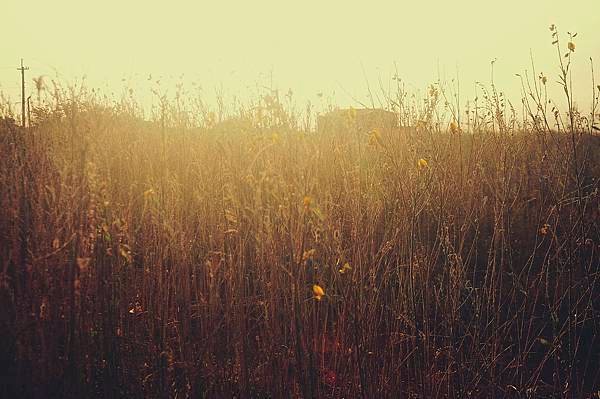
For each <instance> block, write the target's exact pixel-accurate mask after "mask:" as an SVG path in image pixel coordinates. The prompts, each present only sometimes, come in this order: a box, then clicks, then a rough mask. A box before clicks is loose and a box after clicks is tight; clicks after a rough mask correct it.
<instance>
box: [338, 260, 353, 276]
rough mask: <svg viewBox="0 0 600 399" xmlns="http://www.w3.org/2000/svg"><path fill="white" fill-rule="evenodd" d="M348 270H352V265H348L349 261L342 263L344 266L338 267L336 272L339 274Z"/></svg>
mask: <svg viewBox="0 0 600 399" xmlns="http://www.w3.org/2000/svg"><path fill="white" fill-rule="evenodd" d="M348 270H352V267H351V266H350V263H348V262H346V263H344V266H342V267H340V269H339V270H338V272H340V274H344V273H346V272H347V271H348Z"/></svg>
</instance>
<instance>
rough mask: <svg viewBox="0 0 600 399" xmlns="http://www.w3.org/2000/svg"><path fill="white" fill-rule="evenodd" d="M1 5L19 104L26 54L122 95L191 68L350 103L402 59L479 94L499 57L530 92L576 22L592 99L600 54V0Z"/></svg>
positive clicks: (249, 87) (215, 77)
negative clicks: (536, 74) (528, 76)
mask: <svg viewBox="0 0 600 399" xmlns="http://www.w3.org/2000/svg"><path fill="white" fill-rule="evenodd" d="M1 3H2V4H1V6H0V37H2V38H3V39H2V41H0V90H2V91H3V92H5V93H8V94H9V95H10V96H11V98H12V100H14V101H15V102H16V101H18V100H19V87H20V86H19V84H20V75H19V72H18V71H17V70H16V68H17V66H18V64H19V62H20V59H21V58H23V59H24V60H25V65H26V66H28V67H29V68H30V69H29V71H27V85H28V86H29V88H32V86H33V85H32V82H31V78H32V77H34V76H39V75H46V76H48V77H55V76H57V75H58V76H59V77H60V78H61V79H62V80H64V81H67V82H69V81H74V80H76V79H78V78H81V77H82V76H84V75H85V76H86V82H87V83H86V84H88V85H89V86H91V87H96V88H100V89H102V90H104V91H106V92H107V93H111V92H114V93H119V92H121V91H122V90H123V86H125V85H127V86H129V87H132V88H134V89H135V93H136V95H138V96H140V97H142V99H144V98H146V99H148V98H150V97H152V95H151V93H150V86H151V85H152V84H153V83H152V82H155V81H156V80H157V79H159V77H160V80H161V85H162V87H163V89H164V90H166V89H170V90H172V89H171V87H172V86H173V85H174V84H175V83H176V82H177V81H179V80H181V81H183V82H184V83H185V85H186V86H188V87H192V86H191V82H194V83H195V84H197V85H199V86H200V87H202V88H203V90H204V91H205V92H206V93H207V94H206V95H207V96H208V97H210V95H211V93H213V94H214V92H215V90H216V89H218V90H220V91H222V92H223V93H224V94H225V96H226V97H227V96H234V95H235V96H238V97H240V98H242V99H243V98H245V96H248V97H251V96H252V95H253V93H255V92H256V87H258V86H269V87H274V88H278V89H279V90H281V91H282V92H287V91H288V89H291V90H292V91H293V92H294V97H295V99H296V101H297V102H298V103H300V104H302V103H304V102H306V101H311V102H313V103H317V102H318V101H323V100H322V98H331V101H333V102H334V103H335V104H338V105H340V106H347V105H356V103H355V102H354V101H355V99H358V100H361V101H365V102H366V101H367V93H368V87H369V85H370V86H371V87H372V88H373V87H377V86H378V80H379V79H381V80H382V81H383V82H386V84H387V82H389V81H390V78H391V77H392V76H393V74H394V73H395V71H396V70H397V73H398V75H399V77H400V78H401V79H402V81H403V82H405V84H406V86H407V88H408V89H409V90H414V91H417V90H423V91H424V90H425V89H426V87H427V85H428V84H430V83H432V82H434V81H436V80H437V79H438V77H441V78H442V79H444V80H446V81H450V80H451V79H452V78H457V79H458V81H459V82H460V85H461V93H462V96H461V97H465V98H467V99H468V98H472V97H474V96H475V82H483V83H489V81H490V71H491V67H490V62H491V61H492V60H494V59H495V60H496V61H495V63H494V76H495V81H496V84H497V86H498V87H500V88H501V89H502V90H503V91H505V92H506V93H507V95H508V96H509V98H514V99H517V100H518V98H519V88H520V81H519V79H518V78H517V77H516V76H515V74H516V73H523V72H524V71H525V70H531V59H530V56H531V55H533V57H534V60H535V64H536V69H537V70H538V71H543V72H544V73H545V74H546V75H547V76H548V77H549V81H550V82H554V81H555V80H556V78H557V76H558V68H557V54H556V50H555V49H554V47H553V46H552V44H551V41H552V39H551V36H550V31H549V29H548V27H549V26H550V25H551V24H556V25H557V27H558V29H559V32H561V33H562V37H563V41H564V42H563V46H566V42H567V41H568V40H567V39H568V36H567V31H569V32H572V33H573V32H577V33H578V36H577V37H576V38H575V40H574V41H575V44H576V46H577V47H576V52H575V54H574V59H573V60H574V63H573V79H574V86H575V89H576V99H578V100H579V101H581V102H582V103H585V102H589V99H590V98H591V72H590V57H592V58H593V59H594V60H596V62H597V63H599V64H600V0H571V1H566V0H563V1H557V0H527V1H524V0H503V1H489V0H454V1H447V0H429V1H414V0H412V1H405V0H396V1H382V0H370V1H362V2H359V1H352V0H346V1H338V0H319V1H314V0H303V1H286V0H254V1H247V0H246V1H233V0H218V1H203V0H198V1H184V0H169V1H154V0H144V1H141V0H128V1H124V0H103V1H94V2H92V1H82V0H54V1H47V0H41V1H40V0H29V1H23V0H1ZM596 70H597V71H600V65H598V66H597V68H596ZM149 75H151V76H152V80H151V81H149V80H148V78H149ZM596 80H597V82H600V75H599V74H598V72H596ZM195 87H197V86H195ZM318 93H324V94H325V96H324V97H319V96H318V95H317V94H318ZM320 98H321V100H319V99H320ZM17 108H18V107H17Z"/></svg>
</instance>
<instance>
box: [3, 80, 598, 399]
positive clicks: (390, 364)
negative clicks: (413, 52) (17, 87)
mask: <svg viewBox="0 0 600 399" xmlns="http://www.w3.org/2000/svg"><path fill="white" fill-rule="evenodd" d="M534 83H535V84H536V87H537V85H540V87H542V86H541V85H542V84H545V83H546V82H545V81H544V82H543V83H542V78H541V77H540V79H539V80H537V81H535V82H534ZM536 90H537V89H536V88H534V90H532V94H533V95H532V96H531V97H529V100H527V101H525V102H524V103H523V110H524V113H523V117H522V118H521V119H519V118H518V117H517V116H515V115H516V114H515V113H512V112H511V106H510V105H509V104H508V103H505V101H504V99H503V98H502V95H500V94H499V93H497V92H496V89H495V88H494V87H493V86H492V87H491V88H488V90H487V94H486V95H485V96H484V98H483V99H482V100H481V104H480V105H479V107H478V108H473V109H471V110H470V111H468V112H467V113H465V112H463V114H465V115H466V116H464V117H463V118H462V122H461V123H460V124H459V123H458V122H457V120H458V119H459V118H458V115H460V114H458V113H457V112H456V113H455V111H454V110H458V108H453V107H452V105H448V104H445V103H444V98H445V97H446V95H447V93H446V92H444V91H443V89H442V88H441V87H440V86H436V87H432V88H431V90H430V91H429V92H428V93H427V95H426V97H425V98H424V99H419V100H415V102H414V103H410V102H409V100H407V97H406V96H402V95H398V96H396V97H390V99H389V100H390V102H389V104H391V105H390V109H391V110H393V111H394V112H396V114H397V115H398V117H399V120H400V123H401V124H402V125H410V126H412V127H411V128H404V129H384V130H382V131H362V130H361V129H360V127H359V126H358V125H357V124H356V123H355V119H354V118H355V115H353V113H352V111H349V112H348V115H347V121H346V126H345V128H344V129H342V130H341V131H331V132H327V131H320V132H318V133H317V132H316V131H314V130H312V129H310V128H309V127H310V125H311V123H310V119H308V118H304V117H302V116H301V114H299V113H297V112H294V110H293V109H292V108H291V107H288V106H287V105H286V102H285V101H284V100H280V98H279V96H278V94H277V92H266V93H265V95H264V96H262V97H260V98H259V99H257V100H256V101H255V103H254V104H251V105H248V106H246V107H244V106H238V107H237V108H235V109H232V108H230V109H229V110H228V111H227V112H223V110H221V112H219V109H215V110H212V111H210V110H208V108H206V107H194V106H193V104H192V103H188V104H187V105H185V104H184V105H181V103H180V101H179V99H176V100H173V101H166V99H165V100H164V101H163V102H162V103H161V107H160V108H158V109H156V110H155V111H156V112H155V115H154V118H153V119H154V122H147V121H145V120H144V119H142V118H141V115H140V111H139V107H138V106H137V105H136V103H135V102H134V101H133V100H132V99H131V98H125V99H124V100H123V101H120V102H116V103H115V102H113V103H111V102H109V101H106V100H103V99H100V98H98V97H97V96H95V95H94V94H93V93H91V92H87V91H85V90H82V91H73V90H72V91H68V90H62V89H60V87H58V86H57V87H56V90H55V91H54V95H53V96H52V98H51V100H48V101H47V102H46V103H44V105H43V106H41V105H40V106H39V108H37V109H36V110H35V112H36V113H35V115H36V116H35V119H34V122H35V123H34V126H33V127H31V128H28V129H22V128H20V127H17V126H15V125H14V124H13V123H11V122H10V121H9V120H8V119H4V120H2V121H0V154H2V156H1V157H0V194H1V195H0V262H1V263H0V308H1V309H2V311H1V312H0V336H1V337H2V340H1V341H0V342H1V343H0V345H1V352H0V354H1V356H2V359H1V360H0V368H1V370H0V371H1V372H0V374H1V375H2V379H3V382H2V385H1V387H0V389H1V390H2V391H1V392H0V394H2V395H4V396H3V397H35V398H50V397H51V398H59V397H60V398H62V397H73V398H75V397H76V398H80V397H107V398H116V397H126V398H142V397H144V398H146V397H149V398H151V397H157V398H159V397H160V398H163V397H173V398H186V397H193V398H198V397H207V398H233V397H238V398H267V397H273V398H284V397H289V398H297V397H301V398H355V397H356V398H387V397H389V398H411V397H427V398H429V397H431V398H466V397H478V398H479V397H481V398H492V397H495V398H505V397H506V398H543V397H549V398H550V397H591V395H592V393H594V392H597V391H598V390H599V389H600V374H599V373H600V371H599V366H598V359H599V358H600V330H599V328H600V319H599V316H600V311H599V308H598V306H599V302H598V298H599V292H600V291H599V289H598V283H599V282H598V279H599V277H600V275H599V270H598V265H599V260H600V256H599V251H600V217H599V216H600V214H599V212H600V211H599V206H600V205H599V200H598V185H599V177H600V138H599V137H598V136H595V135H594V134H593V133H594V129H592V124H593V120H591V121H590V118H589V114H588V115H587V116H586V115H584V114H579V113H577V112H575V109H574V107H571V104H572V102H568V104H570V105H569V106H570V107H571V108H570V109H568V110H566V111H561V112H560V113H558V115H556V114H554V115H553V114H552V111H547V112H545V111H544V109H545V108H544V107H545V105H540V106H539V107H538V104H537V103H535V98H536V97H535V91H536ZM594 90H595V88H594ZM598 92H600V88H599V89H598ZM448 97H449V98H451V96H450V95H448ZM532 99H533V100H532ZM528 101H530V102H532V104H529V103H528ZM450 103H452V101H450ZM545 103H546V102H544V104H545ZM448 110H449V111H448ZM444 115H445V116H444ZM448 115H450V118H448ZM453 116H454V118H453ZM555 118H556V119H555ZM561 118H562V119H561ZM550 120H552V121H556V124H555V123H554V122H550Z"/></svg>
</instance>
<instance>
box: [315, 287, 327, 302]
mask: <svg viewBox="0 0 600 399" xmlns="http://www.w3.org/2000/svg"><path fill="white" fill-rule="evenodd" d="M313 293H314V294H315V299H316V300H317V301H320V300H321V299H322V298H323V297H324V296H325V290H324V289H323V288H321V286H320V285H318V284H315V285H313Z"/></svg>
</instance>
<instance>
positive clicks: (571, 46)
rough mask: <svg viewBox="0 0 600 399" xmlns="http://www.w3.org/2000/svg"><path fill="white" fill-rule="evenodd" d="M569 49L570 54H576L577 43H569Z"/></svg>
mask: <svg viewBox="0 0 600 399" xmlns="http://www.w3.org/2000/svg"><path fill="white" fill-rule="evenodd" d="M567 47H568V48H569V51H570V52H572V53H574V52H575V43H573V42H569V43H568V44H567Z"/></svg>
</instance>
